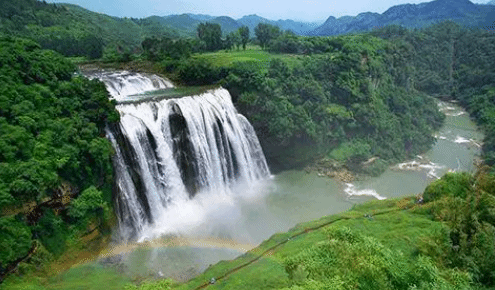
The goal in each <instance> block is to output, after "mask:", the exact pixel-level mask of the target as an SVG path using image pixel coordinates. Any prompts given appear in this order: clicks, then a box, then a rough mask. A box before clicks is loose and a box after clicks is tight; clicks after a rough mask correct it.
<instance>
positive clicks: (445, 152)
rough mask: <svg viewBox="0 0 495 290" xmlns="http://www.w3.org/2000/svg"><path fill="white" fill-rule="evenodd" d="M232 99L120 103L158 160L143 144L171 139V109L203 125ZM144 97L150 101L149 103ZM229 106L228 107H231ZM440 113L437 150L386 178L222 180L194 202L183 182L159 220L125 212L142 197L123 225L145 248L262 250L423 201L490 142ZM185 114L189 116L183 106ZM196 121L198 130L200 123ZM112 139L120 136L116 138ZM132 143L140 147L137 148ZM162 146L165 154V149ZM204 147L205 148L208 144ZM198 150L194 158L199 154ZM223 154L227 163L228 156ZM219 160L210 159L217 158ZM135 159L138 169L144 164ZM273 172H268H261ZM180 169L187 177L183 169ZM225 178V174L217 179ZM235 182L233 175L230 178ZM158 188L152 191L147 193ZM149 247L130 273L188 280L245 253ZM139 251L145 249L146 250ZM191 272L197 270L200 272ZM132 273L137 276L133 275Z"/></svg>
mask: <svg viewBox="0 0 495 290" xmlns="http://www.w3.org/2000/svg"><path fill="white" fill-rule="evenodd" d="M224 94H227V93H226V92H223V90H218V91H213V92H209V93H208V94H206V95H204V96H202V97H200V96H196V97H187V98H183V99H180V100H177V99H176V100H174V101H172V100H169V101H161V102H159V103H155V105H150V104H152V103H144V102H143V103H140V104H125V105H124V104H120V105H119V110H120V111H121V112H124V111H125V112H126V113H125V114H127V115H129V116H127V117H126V118H123V119H126V120H125V121H124V122H125V124H126V125H125V126H126V127H129V128H130V129H129V131H131V132H134V133H133V134H134V135H136V136H135V137H134V138H135V139H136V140H134V141H133V142H137V143H138V144H141V145H140V146H142V147H143V154H148V155H150V156H151V157H152V158H156V157H154V153H150V152H155V151H156V150H153V146H151V145H150V144H147V143H146V142H142V141H140V138H144V139H148V137H147V136H146V134H145V133H143V132H144V131H146V130H148V129H147V128H148V127H150V128H152V129H149V131H150V135H152V136H155V135H157V136H159V135H165V134H162V133H160V132H155V131H159V129H158V128H159V127H160V124H158V123H159V122H157V121H156V120H158V119H160V118H163V116H164V115H166V114H170V110H171V107H173V105H172V103H174V102H178V101H184V104H182V105H181V106H185V107H187V108H189V109H190V111H188V110H186V109H184V110H183V112H182V113H183V114H185V115H187V114H188V113H187V112H189V113H190V114H192V116H191V118H192V119H191V120H194V118H199V116H200V115H202V114H203V113H202V112H203V110H206V111H209V110H210V109H211V110H212V111H213V112H214V113H213V114H217V113H218V111H220V112H222V111H224V110H225V111H227V112H231V110H233V107H231V102H230V97H228V96H227V95H224ZM203 97H204V98H203ZM144 98H147V97H146V96H145V97H144ZM198 98H203V99H202V100H199V103H198V104H192V103H193V102H196V101H197V99H198ZM179 103H181V102H179ZM212 103H213V104H212ZM166 104H168V105H166ZM202 106H203V107H204V108H202ZM225 106H227V107H228V108H224V107H225ZM439 106H440V109H441V110H442V111H444V112H446V113H447V119H446V122H445V124H444V126H443V127H442V129H441V130H440V131H439V132H437V139H438V141H437V143H436V144H435V145H434V147H433V149H432V150H430V151H429V152H427V153H426V154H425V155H423V156H418V157H417V158H415V159H414V160H411V161H409V162H404V163H401V164H398V165H396V166H394V167H392V168H391V169H390V170H387V171H386V172H385V173H384V174H382V175H381V176H379V177H376V178H370V179H368V180H364V181H356V182H354V183H352V184H342V183H340V182H337V181H335V180H332V179H328V178H326V177H318V176H317V175H316V174H307V173H305V172H303V171H297V170H292V171H286V172H282V173H280V174H277V175H276V176H273V177H272V178H269V177H268V176H269V173H268V171H266V175H264V177H260V178H259V179H256V178H257V177H255V178H253V179H250V178H245V179H243V178H235V179H234V181H233V182H230V183H229V182H225V181H222V180H224V179H223V177H222V180H220V181H218V179H217V181H218V184H219V187H218V188H219V190H217V189H215V190H213V189H211V190H209V189H208V187H205V188H203V189H201V190H200V191H199V192H197V193H196V195H195V196H194V198H192V199H191V198H190V197H189V195H188V192H187V188H185V185H184V184H183V182H182V181H181V179H180V178H179V177H177V183H178V185H177V186H178V187H180V188H182V189H181V190H182V192H181V191H180V190H177V191H169V192H167V193H166V194H164V196H166V198H164V201H165V203H166V206H165V207H161V206H158V209H157V212H158V217H157V218H156V221H152V222H148V220H147V217H146V216H147V213H146V210H144V209H141V210H128V211H126V208H125V207H124V205H123V203H124V202H125V204H126V205H128V208H129V209H139V208H140V207H141V204H140V202H139V200H138V199H137V198H135V199H132V198H129V199H120V201H119V202H120V203H121V205H120V207H121V208H122V210H121V211H122V212H123V213H121V216H123V217H125V219H123V222H122V223H121V225H122V226H123V228H124V229H127V231H128V233H127V235H131V234H132V233H133V231H135V232H137V233H138V235H137V236H138V237H139V240H140V241H144V240H151V239H153V238H154V237H158V236H161V235H163V234H170V233H172V234H178V235H179V236H181V237H184V238H185V239H192V240H193V241H194V240H196V239H198V240H200V241H201V240H202V239H205V238H206V239H208V238H213V239H221V240H227V241H232V243H234V244H236V243H241V244H252V245H256V244H258V243H260V242H261V241H263V240H265V239H267V238H268V237H270V236H271V235H273V234H274V233H276V232H280V231H287V230H288V229H289V228H291V227H293V226H294V225H295V224H297V223H300V222H304V221H309V220H312V219H316V218H319V217H321V216H324V215H330V214H335V213H339V212H342V211H344V210H346V209H349V208H350V207H351V206H352V204H355V203H361V202H363V201H366V200H370V199H373V198H376V199H383V198H392V197H401V196H405V195H412V194H418V193H420V192H422V191H423V190H424V188H425V187H426V185H427V184H428V183H429V182H431V181H432V180H435V179H436V178H438V177H440V176H442V175H443V174H444V173H445V172H447V171H449V170H473V167H472V166H471V165H472V164H471V163H472V160H473V158H474V157H475V156H476V155H477V154H478V153H479V147H478V146H476V145H475V144H479V141H477V140H482V134H480V133H479V132H477V131H476V127H475V126H474V125H473V124H472V122H471V121H470V120H469V118H468V116H467V115H466V114H465V113H464V111H462V110H461V109H460V108H459V107H458V106H455V105H454V104H449V103H440V105H439ZM139 108H141V109H139ZM180 108H181V110H182V107H180ZM167 110H168V111H167ZM167 112H168V113H167ZM136 115H137V116H136ZM228 115H229V118H231V117H232V116H235V114H230V113H229V114H228ZM188 118H189V117H188ZM233 118H234V119H237V120H238V121H239V122H241V123H242V120H243V119H244V118H243V117H241V116H239V115H237V117H233ZM155 119H156V120H155ZM165 119H167V118H165ZM191 122H192V123H194V124H196V123H195V122H193V121H191ZM165 123H166V124H163V126H162V129H163V128H166V127H170V126H169V125H170V124H169V122H165ZM188 123H189V122H188ZM203 123H204V124H201V122H199V125H201V126H203V125H205V124H207V123H208V122H203ZM220 123H222V122H220ZM227 123H228V122H227ZM210 125H211V124H210ZM201 126H200V127H201ZM249 128H250V126H249ZM131 129H132V130H131ZM251 129H252V128H251ZM162 131H164V130H162ZM165 131H167V130H165ZM248 131H249V130H248ZM151 132H155V133H151ZM253 134H254V133H253ZM130 135H132V134H130ZM248 135H249V134H248ZM126 136H127V135H126ZM204 136H205V137H204V138H205V140H208V138H207V137H206V136H208V135H206V134H205V135H204ZM109 137H113V135H112V134H110V135H109ZM458 137H459V138H458ZM460 138H463V139H462V140H464V139H465V140H473V142H471V143H467V142H464V143H456V142H455V141H456V139H459V140H461V139H460ZM210 140H211V139H210ZM113 142H114V144H116V145H120V146H116V149H117V154H120V155H119V156H121V157H123V155H125V150H124V149H125V148H124V147H125V146H123V147H122V144H121V143H122V142H121V141H120V143H119V140H117V139H115V138H113ZM256 142H257V141H256ZM130 143H131V144H132V142H130ZM156 143H157V146H156V147H157V148H158V147H159V146H158V145H159V143H160V142H156ZM163 143H166V142H163ZM196 143H199V144H201V142H196ZM213 143H215V142H213ZM138 144H134V146H132V148H134V147H136V146H138ZM160 144H161V143H160ZM212 145H213V144H212ZM167 146H169V151H170V150H172V149H170V144H169V145H167ZM254 147H256V146H254ZM121 148H122V150H121ZM195 148H196V147H195ZM256 148H259V147H256ZM132 150H134V149H132ZM132 150H131V151H132ZM195 150H196V149H195ZM195 150H192V151H194V152H195ZM208 150H210V149H207V151H206V153H208V154H210V153H209V151H208ZM172 151H173V150H172ZM248 151H249V150H248ZM260 152H261V151H260ZM161 154H164V153H161ZM169 154H170V153H169ZM208 154H207V155H208ZM136 155H137V154H136ZM172 155H173V153H172ZM213 155H215V154H213ZM216 155H218V156H221V154H220V153H218V154H216ZM146 158H148V157H146ZM205 158H206V157H205ZM215 158H216V157H215ZM215 158H214V157H210V159H215ZM217 159H218V158H217ZM255 159H256V158H255ZM133 160H135V161H136V162H137V158H135V159H133ZM170 160H173V159H170ZM263 160H264V158H263ZM125 161H126V160H124V159H123V158H117V159H116V161H115V162H116V163H119V164H117V165H116V166H115V167H116V173H117V175H118V176H120V177H119V180H118V184H119V186H120V187H121V188H122V189H121V192H127V193H129V195H133V194H134V195H135V194H138V192H139V191H138V190H136V188H135V184H134V182H132V178H131V176H132V175H133V172H132V170H130V169H131V168H132V166H129V165H128V164H129V163H126V162H125ZM224 161H225V160H224ZM137 163H139V162H137ZM144 163H146V164H142V163H139V164H137V165H135V166H134V168H140V167H141V166H145V165H148V167H150V165H149V164H147V162H144ZM149 163H152V162H149ZM158 163H159V164H160V166H157V167H158V168H161V167H163V166H162V165H161V164H162V163H168V162H164V161H160V162H158ZM205 163H207V162H205ZM265 165H266V164H265ZM265 165H263V166H261V168H263V167H264V166H265ZM175 167H176V168H178V167H180V166H175ZM255 167H256V166H255ZM212 168H213V167H212ZM257 168H258V169H259V168H260V167H259V166H258V167H257ZM177 170H179V171H180V169H177ZM150 172H153V170H150ZM208 172H209V171H208ZM222 172H223V171H222ZM255 172H256V170H255ZM222 174H223V173H222ZM263 174H264V173H263ZM263 174H262V175H263ZM217 176H222V175H220V174H217ZM227 176H229V175H228V174H227ZM248 176H249V174H248ZM150 180H151V183H153V184H155V183H156V181H155V180H154V179H150ZM228 180H229V179H228ZM212 182H213V181H212ZM169 183H170V184H169ZM169 183H167V184H168V186H172V185H173V183H172V182H169ZM157 184H158V185H159V186H155V187H156V188H157V191H158V192H165V191H161V185H160V182H158V183H157ZM222 184H224V186H222ZM150 186H151V185H146V187H150ZM213 188H215V187H213ZM184 191H186V192H184ZM133 192H134V193H133ZM169 194H174V197H173V198H171V197H170V195H169ZM150 199H151V197H150ZM150 211H151V208H150ZM126 219H127V220H126ZM134 220H136V221H138V222H137V223H136V224H140V225H141V227H139V228H138V229H134V228H133V227H132V226H124V225H125V221H128V222H129V223H134ZM147 244H148V243H144V246H143V247H140V246H137V248H138V250H136V251H133V252H132V253H129V254H126V255H122V259H123V260H122V263H123V264H125V265H126V267H128V269H135V271H136V272H138V273H141V272H139V271H143V273H144V274H143V275H146V274H149V273H154V274H156V273H164V275H165V276H172V277H174V278H176V279H178V280H181V281H182V280H187V279H188V278H190V277H192V276H193V275H195V274H197V273H200V272H201V271H203V270H204V269H205V268H206V267H208V265H210V264H212V263H215V262H217V261H219V260H223V259H230V258H234V257H235V256H237V255H239V254H241V252H236V251H232V250H230V246H228V245H227V246H225V248H229V249H226V251H225V252H221V251H219V250H218V252H215V253H212V252H209V250H208V249H205V248H206V246H202V245H199V246H198V245H197V244H195V246H194V245H193V246H184V247H180V248H172V249H170V248H165V247H164V248H161V247H159V248H152V249H151V250H149V249H148V248H147V246H146V245H147ZM139 245H143V244H142V243H140V244H139ZM208 257H209V258H208ZM191 269H193V271H192V272H193V273H192V272H191ZM130 271H131V272H133V270H130ZM159 271H161V272H159ZM183 275H185V276H183ZM181 277H182V278H181Z"/></svg>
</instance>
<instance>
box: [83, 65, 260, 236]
mask: <svg viewBox="0 0 495 290" xmlns="http://www.w3.org/2000/svg"><path fill="white" fill-rule="evenodd" d="M93 76H94V77H96V78H99V79H101V80H103V81H104V82H105V84H106V86H107V88H108V90H109V92H110V94H111V96H112V97H113V98H114V99H115V100H117V102H119V101H122V100H125V99H126V97H127V96H128V94H138V93H142V92H144V91H148V90H150V89H151V90H156V89H160V88H164V87H170V86H171V84H170V82H168V81H166V80H163V79H161V78H159V77H157V76H147V75H143V74H131V73H100V74H93ZM116 109H117V110H118V111H119V112H120V115H121V119H120V124H118V125H117V126H113V127H112V128H109V130H107V136H108V138H109V139H110V141H111V142H112V144H113V146H114V148H115V152H116V154H115V157H114V168H115V183H116V190H117V195H116V210H117V214H118V218H119V226H120V230H121V235H122V237H123V238H124V239H127V240H128V239H138V240H139V239H140V238H142V237H143V236H144V235H145V232H147V231H149V230H150V229H153V228H162V229H163V228H166V224H167V222H168V221H167V220H166V219H167V216H170V214H169V215H167V211H169V210H170V208H171V207H177V206H181V205H184V204H187V203H190V202H192V200H194V199H195V198H197V196H200V195H204V196H206V195H215V194H216V195H218V194H223V195H227V196H228V195H233V194H241V193H240V192H234V190H233V188H234V187H235V186H236V185H237V184H239V183H244V184H253V183H255V182H257V181H260V180H263V179H266V178H267V177H269V176H270V172H269V169H268V166H267V163H266V160H265V157H264V155H263V152H262V149H261V147H260V144H259V141H258V138H257V136H256V134H255V132H254V129H253V127H252V126H251V124H250V123H249V122H248V120H247V119H246V118H245V117H244V116H242V115H240V114H238V113H237V111H236V109H235V108H234V105H233V103H232V100H231V97H230V94H229V92H228V91H227V90H225V89H222V88H219V89H216V90H211V91H208V92H206V93H204V94H201V95H198V96H187V97H182V98H176V99H164V100H161V101H149V100H148V101H141V102H137V103H123V102H121V103H118V104H117V106H116ZM179 210H180V209H179ZM192 214H195V213H194V212H193V213H192ZM164 225H165V226H164Z"/></svg>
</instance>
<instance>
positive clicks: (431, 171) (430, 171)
mask: <svg viewBox="0 0 495 290" xmlns="http://www.w3.org/2000/svg"><path fill="white" fill-rule="evenodd" d="M442 168H444V166H442V165H438V164H436V163H433V162H428V163H421V162H418V161H416V160H413V161H409V162H404V163H399V164H397V169H399V170H411V171H423V170H424V171H426V175H427V176H428V177H431V178H436V179H439V178H440V177H439V176H438V174H437V170H438V169H442Z"/></svg>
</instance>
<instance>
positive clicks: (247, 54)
mask: <svg viewBox="0 0 495 290" xmlns="http://www.w3.org/2000/svg"><path fill="white" fill-rule="evenodd" d="M193 57H194V58H196V59H205V60H207V61H209V62H210V63H212V64H213V65H215V66H218V67H231V66H232V65H233V64H234V63H235V62H259V63H260V64H261V66H262V67H265V68H266V67H268V65H269V64H270V61H271V60H272V59H274V58H278V59H283V60H287V61H288V63H289V64H290V63H291V62H297V61H300V60H301V59H302V58H304V57H305V56H300V55H292V54H279V53H270V52H268V51H265V50H262V49H261V48H260V47H259V46H248V47H247V48H246V50H242V49H241V50H231V51H225V50H221V51H217V52H208V53H202V54H196V55H194V56H193Z"/></svg>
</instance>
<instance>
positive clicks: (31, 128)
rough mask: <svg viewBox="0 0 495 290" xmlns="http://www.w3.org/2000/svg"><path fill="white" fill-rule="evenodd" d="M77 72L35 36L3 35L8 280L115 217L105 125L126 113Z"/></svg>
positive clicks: (2, 170)
mask: <svg viewBox="0 0 495 290" xmlns="http://www.w3.org/2000/svg"><path fill="white" fill-rule="evenodd" d="M75 69H76V68H75V67H74V65H73V64H72V63H71V62H69V61H67V60H66V59H64V58H63V57H62V56H61V55H59V54H58V53H55V52H53V51H49V50H42V49H40V46H39V45H38V44H37V43H34V42H32V41H30V40H25V39H20V38H13V37H1V38H0V75H1V78H0V80H1V83H2V85H1V86H0V136H1V138H0V229H1V233H2V234H1V235H0V245H1V248H2V251H1V252H0V275H1V277H3V275H4V274H6V272H8V271H10V270H12V269H13V268H12V267H15V266H17V264H18V263H19V262H20V261H22V260H23V259H27V260H31V261H32V262H33V263H32V264H30V265H31V266H39V265H41V263H42V260H43V261H45V260H47V259H48V260H49V257H52V256H58V255H60V254H62V253H63V252H64V250H65V249H66V242H67V241H68V240H70V239H71V238H75V239H76V240H77V239H78V237H79V236H80V235H83V234H85V233H86V232H87V231H90V230H95V229H102V228H104V225H105V222H106V221H107V220H108V219H109V218H110V217H111V216H112V213H111V211H110V209H111V192H112V183H113V180H112V178H113V174H112V163H111V156H112V154H113V149H112V146H111V144H110V142H109V141H108V140H107V139H106V138H105V126H106V124H107V122H117V121H118V120H119V115H118V113H117V112H116V111H115V109H114V104H113V103H112V102H110V101H109V98H108V93H107V91H106V89H105V86H104V85H103V84H102V83H100V82H98V81H89V80H87V79H85V78H83V77H77V76H75V75H74V72H75ZM38 254H39V255H40V257H41V258H40V257H37V255H38ZM35 256H36V257H35ZM45 262H46V261H45ZM28 268H29V267H28Z"/></svg>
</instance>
